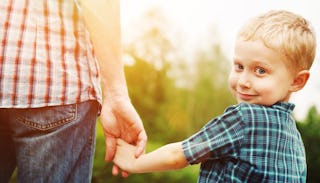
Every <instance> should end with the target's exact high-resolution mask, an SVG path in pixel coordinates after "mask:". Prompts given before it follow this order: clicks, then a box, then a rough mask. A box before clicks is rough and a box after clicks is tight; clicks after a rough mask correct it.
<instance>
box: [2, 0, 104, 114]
mask: <svg viewBox="0 0 320 183" xmlns="http://www.w3.org/2000/svg"><path fill="white" fill-rule="evenodd" d="M0 41H1V45H0V108H29V107H43V106H54V105H64V104H71V103H78V102H82V101H86V100H98V101H101V89H100V82H99V81H100V77H99V74H98V73H99V72H98V65H97V62H96V59H95V57H94V55H93V48H92V45H91V42H90V39H89V33H88V32H87V30H86V29H85V27H84V24H83V23H82V21H81V16H80V13H79V11H78V9H77V6H76V5H75V3H74V1H73V0H1V3H0Z"/></svg>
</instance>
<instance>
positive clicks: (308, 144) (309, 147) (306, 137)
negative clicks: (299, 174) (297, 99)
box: [297, 107, 320, 183]
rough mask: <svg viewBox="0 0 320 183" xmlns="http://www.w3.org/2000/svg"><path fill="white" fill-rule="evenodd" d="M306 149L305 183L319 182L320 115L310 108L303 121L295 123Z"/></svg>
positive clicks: (314, 108)
mask: <svg viewBox="0 0 320 183" xmlns="http://www.w3.org/2000/svg"><path fill="white" fill-rule="evenodd" d="M297 126H298V129H299V131H300V132H301V136H302V139H303V141H304V144H305V148H306V156H307V165H308V174H307V182H309V183H319V182H320V174H319V170H320V114H319V113H318V112H317V109H316V107H311V108H310V110H309V112H308V115H307V117H306V118H305V120H304V121H302V122H300V123H297Z"/></svg>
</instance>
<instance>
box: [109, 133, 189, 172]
mask: <svg viewBox="0 0 320 183" xmlns="http://www.w3.org/2000/svg"><path fill="white" fill-rule="evenodd" d="M135 149H136V147H135V146H133V145H130V144H128V143H126V142H124V141H123V140H121V139H119V140H118V141H117V152H116V156H115V158H114V163H115V164H116V165H118V166H119V167H120V168H121V169H123V170H125V171H128V172H130V173H147V172H157V171H166V170H174V169H181V168H184V167H186V166H188V165H189V164H188V162H187V160H186V159H185V156H184V153H183V149H182V143H181V142H176V143H172V144H167V145H165V146H162V147H160V148H158V149H156V150H155V151H152V152H150V153H147V154H143V155H141V156H140V157H139V158H136V157H135V156H134V152H135Z"/></svg>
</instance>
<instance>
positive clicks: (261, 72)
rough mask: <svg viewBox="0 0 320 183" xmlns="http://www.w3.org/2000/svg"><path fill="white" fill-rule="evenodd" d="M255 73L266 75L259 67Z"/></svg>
mask: <svg viewBox="0 0 320 183" xmlns="http://www.w3.org/2000/svg"><path fill="white" fill-rule="evenodd" d="M255 72H256V73H258V74H265V73H266V70H265V69H263V68H261V67H258V68H256V71H255Z"/></svg>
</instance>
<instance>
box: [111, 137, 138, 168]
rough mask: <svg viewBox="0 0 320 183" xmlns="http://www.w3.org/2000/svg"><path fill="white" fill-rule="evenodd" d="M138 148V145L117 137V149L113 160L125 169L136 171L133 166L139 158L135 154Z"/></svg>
mask: <svg viewBox="0 0 320 183" xmlns="http://www.w3.org/2000/svg"><path fill="white" fill-rule="evenodd" d="M136 150H137V147H135V146H133V145H131V144H128V143H127V142H125V141H123V140H121V139H117V150H116V154H115V157H114V159H113V162H114V163H115V164H116V165H117V166H119V168H120V169H122V170H123V171H126V172H129V173H134V170H133V168H134V167H135V163H136V160H137V158H136V156H135V152H136Z"/></svg>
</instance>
